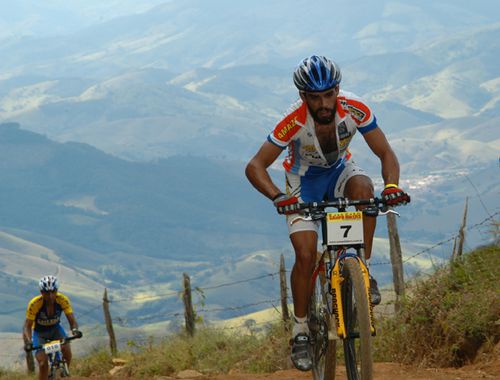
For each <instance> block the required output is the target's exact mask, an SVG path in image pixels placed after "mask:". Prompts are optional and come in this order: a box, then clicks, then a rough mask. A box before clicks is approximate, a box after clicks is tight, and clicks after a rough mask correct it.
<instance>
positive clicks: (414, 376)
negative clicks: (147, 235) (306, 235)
mask: <svg viewBox="0 0 500 380" xmlns="http://www.w3.org/2000/svg"><path fill="white" fill-rule="evenodd" d="M345 378H346V377H345V370H344V369H343V368H342V367H340V368H338V370H337V379H339V380H343V379H345ZM499 378H500V360H495V361H494V362H492V363H488V364H483V365H481V366H478V365H476V366H466V367H463V368H459V369H455V368H438V369H436V368H433V369H430V368H418V367H412V366H403V365H400V364H396V363H375V376H374V380H469V379H470V380H475V379H499ZM72 379H73V380H86V379H89V378H86V377H72ZM92 379H93V380H109V379H112V380H139V379H132V378H129V377H122V376H119V375H115V376H113V377H111V376H110V377H92ZM171 379H177V378H176V377H167V376H157V377H154V378H152V380H171ZM185 379H186V380H191V379H193V380H301V379H304V380H305V379H312V375H311V373H304V372H300V371H295V370H286V371H278V372H275V373H269V374H259V375H255V374H239V373H234V374H228V375H211V376H202V377H189V378H185ZM141 380H144V379H141Z"/></svg>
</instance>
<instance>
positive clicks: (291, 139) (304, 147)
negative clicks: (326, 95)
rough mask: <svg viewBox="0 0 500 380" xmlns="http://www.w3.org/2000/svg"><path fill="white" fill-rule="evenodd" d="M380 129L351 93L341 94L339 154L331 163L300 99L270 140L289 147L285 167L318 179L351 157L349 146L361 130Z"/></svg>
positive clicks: (337, 119)
mask: <svg viewBox="0 0 500 380" xmlns="http://www.w3.org/2000/svg"><path fill="white" fill-rule="evenodd" d="M375 128H377V121H376V118H375V116H374V115H373V113H372V111H371V109H370V108H369V107H368V106H367V105H366V104H365V102H364V101H363V100H362V99H361V98H359V97H358V96H356V95H354V94H353V93H350V92H345V91H342V90H341V91H339V95H338V97H337V106H336V112H335V135H336V139H337V147H338V151H337V155H336V157H334V158H333V159H332V158H331V157H329V158H330V160H328V159H327V158H326V157H325V155H324V154H323V152H322V150H321V146H320V144H319V141H318V138H317V137H316V132H315V128H314V120H313V118H312V116H311V114H310V113H309V111H308V109H307V105H306V104H305V103H304V102H303V101H302V100H301V99H299V100H298V101H297V102H295V103H294V104H293V105H292V106H291V108H290V110H289V111H288V112H287V113H286V115H285V116H284V117H283V119H282V120H281V121H280V122H279V123H278V124H277V125H276V127H275V128H274V130H273V131H272V132H271V133H270V134H269V136H268V140H269V141H270V142H271V143H273V144H275V145H277V146H279V147H280V148H282V149H285V148H286V147H288V155H287V157H286V158H285V160H284V162H283V167H284V168H285V170H286V171H287V172H288V173H291V174H297V175H299V176H306V177H307V176H316V175H321V174H322V173H323V172H325V171H330V170H332V168H336V167H340V165H341V164H342V163H343V162H345V161H346V160H348V159H349V158H350V156H351V154H350V153H349V150H348V147H349V143H350V142H351V139H352V138H353V136H354V135H355V133H356V131H357V130H359V131H360V132H361V133H363V134H364V133H367V132H369V131H371V130H373V129H375Z"/></svg>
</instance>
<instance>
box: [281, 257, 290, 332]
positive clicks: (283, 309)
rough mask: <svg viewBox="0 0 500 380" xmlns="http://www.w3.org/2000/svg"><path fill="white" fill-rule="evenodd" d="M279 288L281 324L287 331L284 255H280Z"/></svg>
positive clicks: (287, 316)
mask: <svg viewBox="0 0 500 380" xmlns="http://www.w3.org/2000/svg"><path fill="white" fill-rule="evenodd" d="M280 289H281V315H282V316H283V324H284V325H285V330H287V331H288V329H289V325H290V323H289V322H290V314H289V313H288V296H287V291H286V269H285V256H283V254H281V257H280Z"/></svg>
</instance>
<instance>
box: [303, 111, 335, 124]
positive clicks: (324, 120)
mask: <svg viewBox="0 0 500 380" xmlns="http://www.w3.org/2000/svg"><path fill="white" fill-rule="evenodd" d="M309 111H310V112H311V116H312V118H313V119H314V121H315V122H316V123H318V124H322V125H325V124H330V123H331V122H332V121H333V119H335V108H318V109H317V110H316V112H314V111H312V110H311V109H310V108H309ZM321 111H328V112H329V115H324V116H319V115H318V114H319V113H320V112H321Z"/></svg>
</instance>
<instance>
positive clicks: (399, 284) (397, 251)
mask: <svg viewBox="0 0 500 380" xmlns="http://www.w3.org/2000/svg"><path fill="white" fill-rule="evenodd" d="M387 229H388V231H389V246H390V252H391V264H392V281H393V283H394V292H395V293H396V302H395V303H394V309H395V311H396V313H397V312H398V311H399V310H400V309H401V305H402V304H401V300H402V298H403V297H404V295H405V280H404V273H403V258H402V254H401V243H400V241H399V233H398V226H397V224H396V216H395V215H394V214H387Z"/></svg>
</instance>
